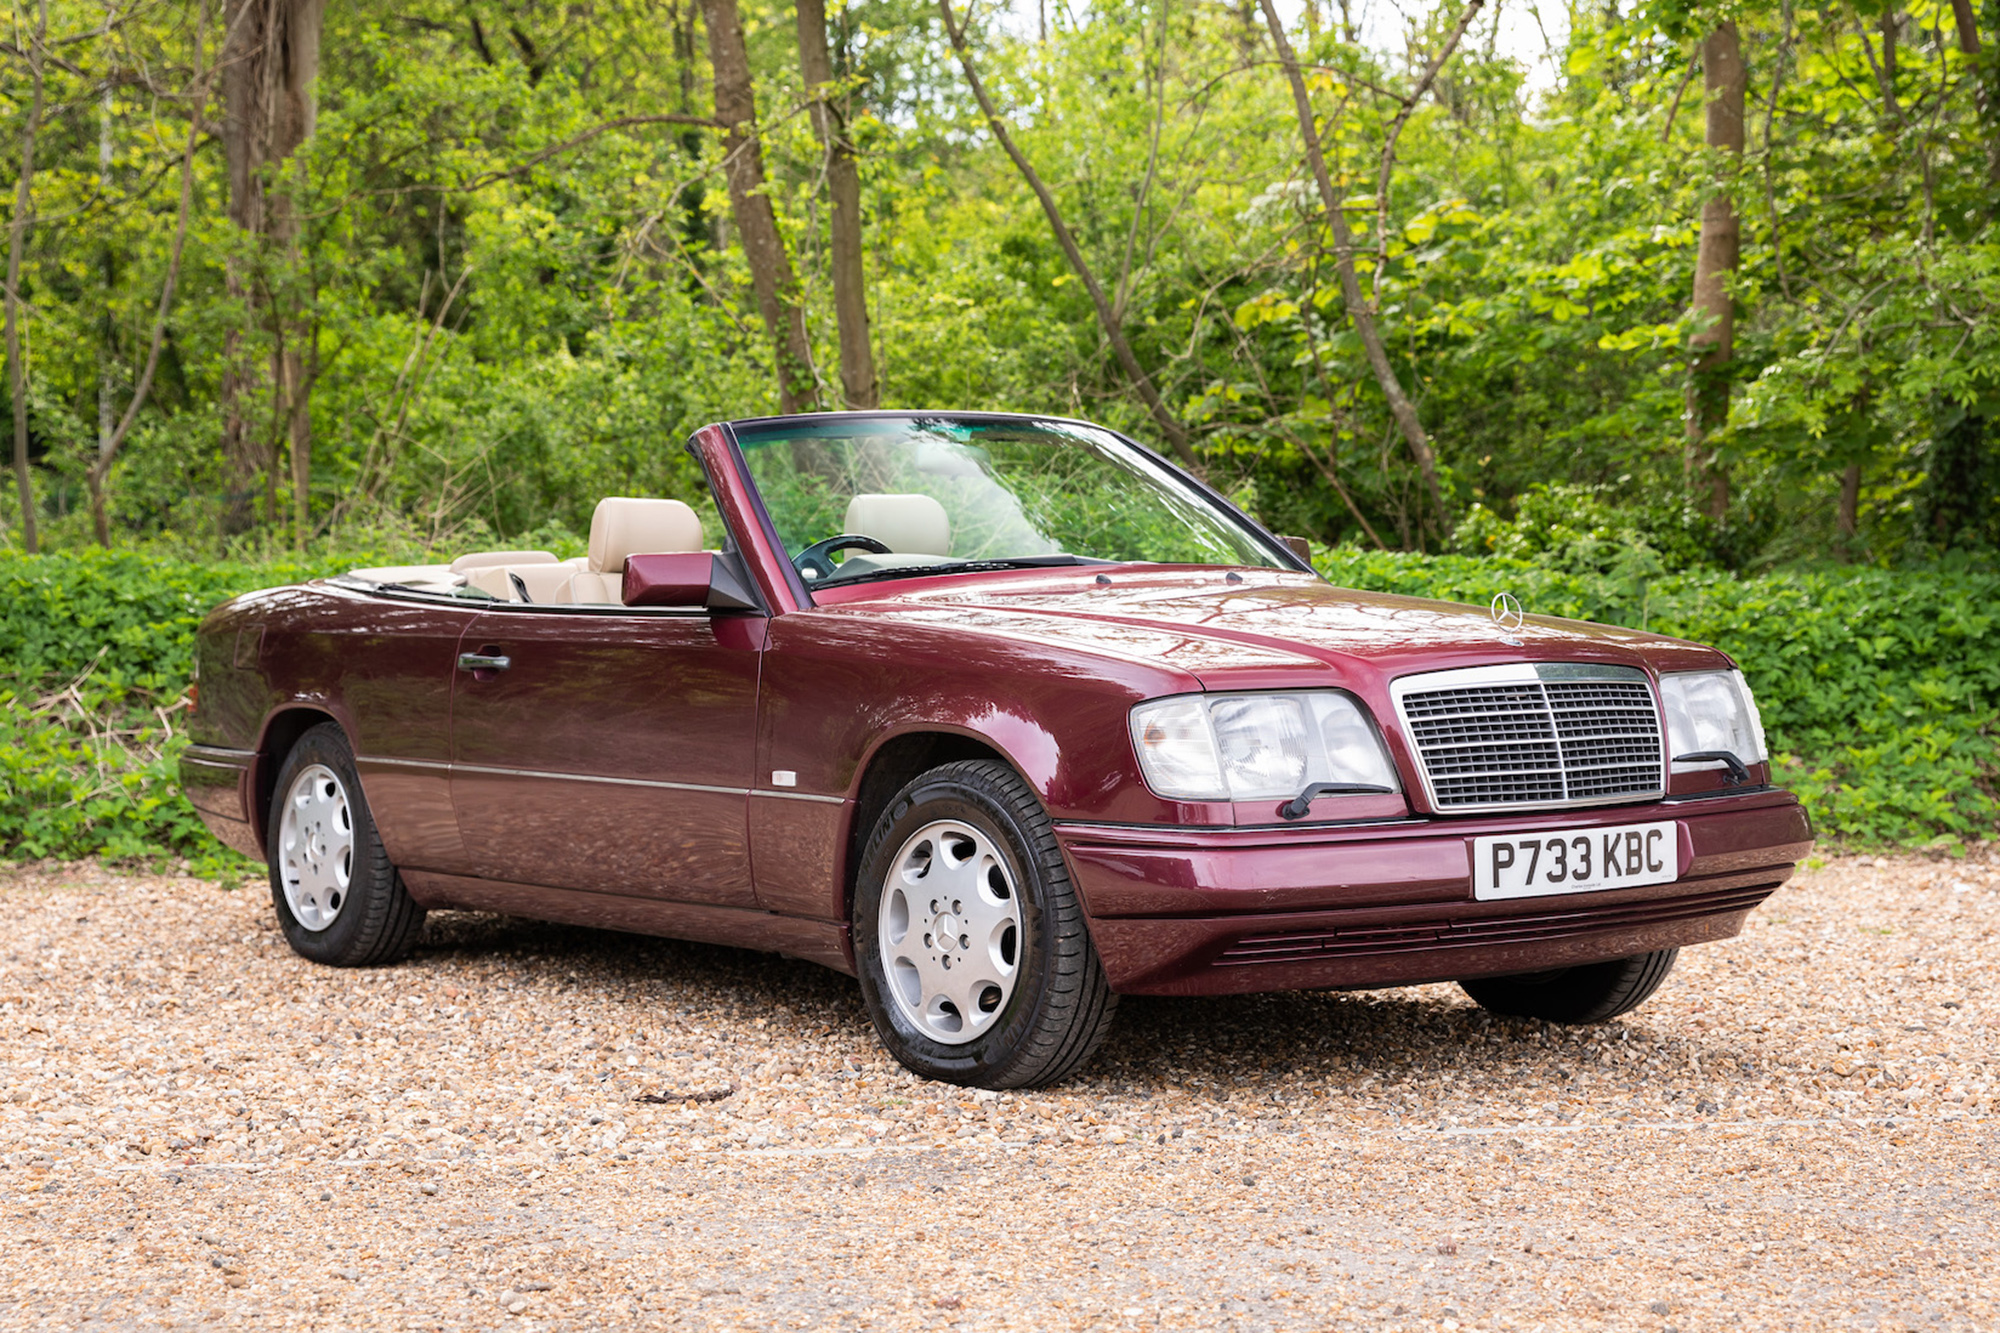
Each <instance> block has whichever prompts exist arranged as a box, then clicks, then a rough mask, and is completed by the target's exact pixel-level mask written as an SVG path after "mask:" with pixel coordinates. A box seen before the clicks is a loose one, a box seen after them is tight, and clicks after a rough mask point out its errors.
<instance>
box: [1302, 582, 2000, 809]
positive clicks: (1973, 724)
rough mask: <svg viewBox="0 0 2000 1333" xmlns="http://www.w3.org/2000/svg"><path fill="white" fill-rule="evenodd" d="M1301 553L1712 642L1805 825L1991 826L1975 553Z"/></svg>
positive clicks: (1447, 590) (1990, 733) (1997, 643)
mask: <svg viewBox="0 0 2000 1333" xmlns="http://www.w3.org/2000/svg"><path fill="white" fill-rule="evenodd" d="M1315 563H1316V564H1317V566H1318V568H1319V570H1320V572H1321V573H1323V574H1325V575H1326V576H1327V577H1328V578H1329V579H1331V580H1332V581H1333V582H1335V583H1338V584H1342V585H1344V586H1346V587H1352V588H1368V589H1374V590H1377V591H1382V592H1398V593H1407V594H1411V595H1414V596H1422V597H1441V598H1445V599H1448V600H1451V601H1461V602H1471V603H1474V604H1477V605H1479V606H1485V605H1486V604H1487V603H1488V602H1490V601H1491V599H1492V597H1493V595H1494V594H1495V593H1499V592H1503V591H1504V592H1511V593H1513V594H1514V595H1515V596H1516V597H1518V598H1520V600H1521V604H1522V605H1523V606H1524V607H1526V608H1527V609H1528V611H1529V612H1531V613H1535V614H1543V615H1555V616H1569V617H1574V618H1576V619H1581V620H1599V621H1605V622H1608V623H1611V624H1616V625H1625V626H1630V627H1633V628H1639V629H1650V630H1654V631H1656V632H1658V633H1662V634H1671V635H1674V636H1676V637H1679V638H1684V639H1694V640H1697V641H1699V642H1702V643H1708V644H1713V645H1715V646H1716V647H1718V648H1721V649H1722V650H1723V651H1725V652H1727V653H1728V654H1730V656H1732V657H1734V658H1735V659H1736V660H1737V662H1738V664H1739V665H1741V666H1742V668H1743V671H1744V673H1745V674H1746V675H1747V676H1748V677H1749V679H1750V683H1751V686H1752V688H1753V689H1755V691H1756V693H1757V704H1758V709H1759V711H1760V712H1761V713H1762V714H1763V717H1764V726H1765V730H1766V732H1767V733H1768V736H1769V740H1770V744H1771V749H1772V753H1773V755H1774V757H1775V760H1776V765H1777V771H1778V778H1779V780H1780V781H1781V782H1784V783H1785V784H1786V785H1787V786H1789V787H1791V788H1792V789H1793V790H1794V791H1796V792H1798V793H1799V796H1800V797H1801V798H1802V799H1803V800H1804V801H1805V803H1806V805H1807V807H1808V808H1809V809H1810V810H1811V811H1812V815H1813V820H1814V822H1815V824H1816V825H1817V826H1818V828H1819V830H1820V831H1821V832H1822V833H1824V834H1828V835H1831V836H1832V837H1835V838H1838V839H1842V840H1846V841H1851V842H1856V843H1896V844H1905V845H1909V844H1918V843H1924V842H1929V841H1933V840H1936V839H1938V838H1940V837H1943V838H1946V839H1952V840H1965V839H1980V838H1990V837H1993V836H1994V834H1995V832H1996V831H2000V799H1996V796H1997V795H2000V609H1996V608H2000V574H1996V573H1995V572H1993V571H1992V570H1990V569H1984V568H1977V567H1973V566H1969V565H1965V566H1951V565H1941V566H1933V567H1929V568H1925V569H1903V570H1886V569H1872V568H1856V567H1853V566H1833V567H1826V568H1817V569H1804V570H1796V571H1788V572H1783V573H1773V574H1763V575H1757V576H1754V577H1753V576H1739V575H1734V574H1729V573H1724V572H1721V571H1715V570H1700V571H1688V572H1684V573H1679V574H1667V575H1661V576H1658V577H1654V578H1645V577H1625V576H1620V575H1613V574H1597V573H1588V572H1586V573H1575V572H1566V571H1563V570H1552V569H1548V568H1545V567H1543V566H1541V565H1537V564H1531V563H1529V562H1527V561H1525V560H1509V559H1480V558H1475V557H1471V556H1428V557H1427V556H1418V555H1405V554H1397V553H1387V554H1385V553H1379V552H1364V551H1357V550H1349V549H1340V550H1332V551H1324V552H1321V553H1320V555H1319V558H1318V559H1317V561H1316V562H1315Z"/></svg>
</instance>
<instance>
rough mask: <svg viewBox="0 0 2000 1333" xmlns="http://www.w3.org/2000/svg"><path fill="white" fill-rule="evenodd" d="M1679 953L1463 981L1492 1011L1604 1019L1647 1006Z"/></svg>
mask: <svg viewBox="0 0 2000 1333" xmlns="http://www.w3.org/2000/svg"><path fill="white" fill-rule="evenodd" d="M1680 953H1681V951H1680V950H1679V949H1660V950H1657V951H1656V952H1653V953H1642V954H1634V955H1633V956H1632V957H1630V958H1614V959H1612V960H1611V961H1610V962H1608V963H1585V964H1583V965H1582V966H1579V967H1563V968H1557V969H1556V970H1555V971H1553V972H1523V973H1521V974H1519V975H1517V976H1508V977H1481V978H1479V979H1478V980H1476V981H1461V982H1459V983H1458V985H1459V989H1461V990H1463V991H1464V992H1465V993H1466V994H1467V995H1470V996H1471V997H1472V998H1473V1000H1474V1001H1475V1002H1477V1003H1478V1005H1479V1007H1480V1008H1482V1009H1486V1010H1489V1011H1490V1012H1492V1013H1496V1014H1506V1015H1508V1016H1509V1017H1513V1018H1541V1019H1546V1020H1547V1021H1549V1022H1551V1023H1603V1022H1607V1021H1609V1020H1611V1019H1614V1018H1616V1017H1618V1015H1620V1014H1624V1013H1630V1012H1631V1011H1632V1010H1634V1009H1636V1008H1638V1007H1639V1006H1640V1005H1642V1004H1644V1003H1645V1002H1646V1000H1647V998H1648V997H1650V996H1651V995H1652V993H1653V992H1654V991H1656V990H1658V989H1659V988H1660V983H1661V982H1663V981H1665V980H1666V979H1667V973H1669V972H1671V971H1673V969H1674V960H1675V959H1676V958H1678V957H1680Z"/></svg>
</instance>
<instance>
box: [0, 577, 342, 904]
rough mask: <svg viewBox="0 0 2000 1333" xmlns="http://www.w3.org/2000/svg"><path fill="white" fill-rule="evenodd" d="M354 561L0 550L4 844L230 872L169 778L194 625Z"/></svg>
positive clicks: (45, 853)
mask: <svg viewBox="0 0 2000 1333" xmlns="http://www.w3.org/2000/svg"><path fill="white" fill-rule="evenodd" d="M350 563H351V562H349V561H345V560H341V561H330V560H327V561H321V562H318V563H315V564H298V563H289V564H265V565H246V564H239V563H214V562H188V561H178V560H169V559H161V558H155V557H146V556H141V555H137V554H134V553H129V552H118V553H104V552H93V553H90V554H85V555H47V556H38V557H37V556H21V555H17V554H13V553H9V552H0V856H5V857H8V858H37V857H78V856H106V857H127V858H136V857H144V858H151V859H156V858H158V857H160V856H162V855H173V856H182V857H188V858H192V859H193V860H194V861H195V862H196V864H197V867H198V868H199V869H201V870H203V871H204V872H205V873H217V874H226V873H234V872H235V871H236V869H237V867H238V866H240V865H241V858H240V857H237V856H236V855H235V854H234V853H232V852H228V851H225V850H224V849H223V848H222V847H220V846H219V845H218V844H217V843H216V842H215V840H214V839H213V838H211V837H210V836H209V834H208V831H207V830H206V829H205V828H203V827H202V824H201V821H200V820H199V818H198V817H197V816H196V815H195V812H194V810H193V808H192V807H190V806H189V805H188V803H187V802H186V801H185V800H184V799H183V798H182V797H181V795H180V791H179V788H178V784H177V781H176V777H175V763H176V760H177V759H178V757H179V754H180V750H181V748H182V746H183V745H184V744H185V740H184V738H183V736H182V731H183V726H182V718H183V715H184V712H185V709H186V694H185V692H186V689H187V686H188V682H189V675H190V672H191V671H192V669H193V647H194V633H195V629H196V627H197V626H198V625H199V624H200V622H201V618H202V616H204V615H206V614H207V612H208V609H209V608H210V607H211V606H213V605H214V604H215V603H217V602H219V601H222V600H223V599H225V598H227V597H230V596H233V595H235V594H236V593H239V592H243V591H246V590H248V589H251V588H258V587H266V586H269V585H271V584H275V583H286V582H292V581H295V580H297V579H302V578H314V577H318V576H320V575H323V574H327V573H331V572H334V571H335V570H336V569H344V568H347V567H348V566H349V564H350Z"/></svg>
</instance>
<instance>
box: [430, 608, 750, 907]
mask: <svg viewBox="0 0 2000 1333" xmlns="http://www.w3.org/2000/svg"><path fill="white" fill-rule="evenodd" d="M764 626H765V621H764V619H763V618H762V617H761V616H757V615H745V614H731V613H715V614H711V613H709V612H707V611H700V610H664V609H650V608H644V609H642V608H625V607H617V608H602V609H598V608H586V607H562V606H540V607H537V606H511V605H510V606H503V607H496V608H494V609H492V610H490V611H487V612H485V613H483V614H482V615H481V616H480V617H479V619H478V620H476V621H474V622H473V624H472V625H471V626H470V627H469V628H468V629H467V631H466V634H465V637H464V639H463V640H462V641H461V644H460V650H461V651H460V655H459V662H458V668H459V669H458V670H457V671H456V672H455V673H454V686H453V691H452V777H451V792H452V803H453V805H454V807H455V808H456V811H457V816H458V825H459V831H460V833H461V836H462V837H463V839H464V842H465V847H466V861H467V863H468V864H469V865H470V867H471V870H470V872H469V873H471V874H473V875H476V876H479V877H481V878H484V879H492V880H500V881H504V882H508V883H514V884H535V885H546V886H548V887H551V888H559V889H582V890H588V891H592V892H597V893H611V894H623V895H629V896H633V897H641V898H656V899H670V900H673V901H678V902H693V903H706V904H715V905H724V906H740V907H752V906H755V904H756V895H755V893H754V891H753V889H752V887H751V878H750V864H749V847H748V840H747V837H746V813H745V807H746V797H747V794H748V790H749V787H750V774H751V762H752V758H753V755H752V749H753V747H754V745H755V743H756V718H757V675H758V667H759V662H760V660H761V657H762V651H763V645H764Z"/></svg>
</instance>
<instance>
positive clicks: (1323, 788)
mask: <svg viewBox="0 0 2000 1333" xmlns="http://www.w3.org/2000/svg"><path fill="white" fill-rule="evenodd" d="M1395 793H1396V789H1395V788H1394V787H1379V786H1376V785H1375V784H1374V783H1372V782H1315V783H1313V785H1312V786H1310V787H1307V788H1306V789H1305V790H1304V791H1302V792H1300V793H1299V794H1298V795H1297V796H1294V797H1293V798H1292V799H1291V800H1289V801H1286V802H1285V803H1284V804H1283V805H1281V806H1279V807H1278V813H1279V814H1280V815H1282V816H1284V817H1285V818H1286V819H1304V818H1305V817H1306V812H1307V811H1308V810H1310V809H1312V803H1313V801H1314V799H1315V798H1317V797H1321V796H1364V795H1365V796H1393V795H1395Z"/></svg>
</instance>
